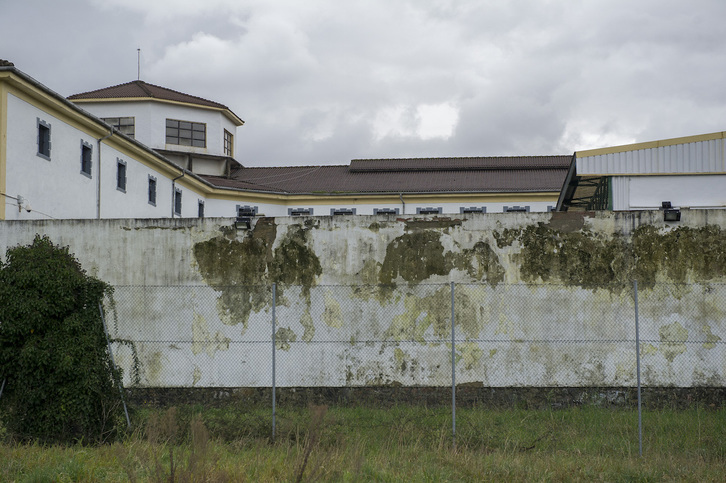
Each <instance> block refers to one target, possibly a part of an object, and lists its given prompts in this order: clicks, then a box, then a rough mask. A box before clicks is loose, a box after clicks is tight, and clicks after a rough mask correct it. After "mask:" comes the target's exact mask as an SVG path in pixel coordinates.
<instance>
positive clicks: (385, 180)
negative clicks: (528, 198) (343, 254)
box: [203, 156, 572, 195]
mask: <svg viewBox="0 0 726 483" xmlns="http://www.w3.org/2000/svg"><path fill="white" fill-rule="evenodd" d="M533 158H538V159H539V161H538V163H539V166H535V165H525V164H517V163H513V161H514V159H510V160H509V161H510V162H508V166H509V167H505V165H502V166H500V167H499V168H497V167H495V165H496V161H495V160H496V159H501V158H490V159H488V160H487V158H431V159H428V158H426V159H423V160H421V163H420V165H419V166H418V167H415V161H416V160H411V159H406V160H354V161H353V162H352V163H351V166H294V167H270V168H254V167H251V168H240V169H238V170H236V171H234V172H233V173H232V176H231V177H230V178H224V177H219V176H203V178H205V179H206V180H208V181H209V182H210V183H212V184H214V185H216V186H219V187H226V188H237V189H248V190H257V191H269V192H278V193H290V194H303V193H305V194H328V195H329V194H344V193H359V194H366V193H368V194H375V193H436V192H441V193H444V192H461V193H486V192H492V193H502V192H513V193H516V192H541V191H551V192H559V190H560V188H561V187H562V184H563V182H564V179H565V176H566V175H567V169H568V167H569V163H568V162H565V160H567V161H569V160H571V159H572V157H571V156H541V157H533ZM434 159H436V160H438V161H441V160H459V159H476V160H479V161H478V163H479V164H478V165H477V166H475V167H466V166H463V165H462V164H461V163H459V162H458V161H447V162H449V166H448V167H446V166H441V164H437V165H436V166H435V167H432V166H433V165H431V162H432V161H433V160H434ZM361 161H366V162H363V163H361ZM367 161H371V162H370V163H367ZM361 164H369V165H370V166H371V167H372V168H373V169H360V168H361ZM383 164H385V165H386V166H385V168H383V167H382V165H383ZM376 165H380V167H379V168H378V169H375V167H376ZM396 166H399V167H400V169H396ZM481 166H487V167H486V168H485V169H483V168H482V167H481Z"/></svg>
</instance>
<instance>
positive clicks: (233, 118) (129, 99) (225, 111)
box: [70, 97, 245, 126]
mask: <svg viewBox="0 0 726 483" xmlns="http://www.w3.org/2000/svg"><path fill="white" fill-rule="evenodd" d="M70 102H72V103H74V104H98V103H102V102H160V103H163V104H173V105H177V106H189V107H194V108H197V109H207V110H209V111H221V112H222V114H224V115H225V116H226V117H227V119H229V120H230V121H232V122H233V123H234V124H235V125H236V126H242V125H243V124H244V123H245V122H244V121H243V120H242V119H240V118H239V117H238V116H237V115H236V114H235V113H233V112H232V111H230V110H229V109H221V108H219V107H213V106H204V105H201V104H194V103H193V102H182V101H172V100H169V99H157V98H156V97H109V98H106V99H70Z"/></svg>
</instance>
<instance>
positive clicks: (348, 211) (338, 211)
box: [330, 208, 355, 215]
mask: <svg viewBox="0 0 726 483" xmlns="http://www.w3.org/2000/svg"><path fill="white" fill-rule="evenodd" d="M330 214H331V215H355V208H331V209H330Z"/></svg>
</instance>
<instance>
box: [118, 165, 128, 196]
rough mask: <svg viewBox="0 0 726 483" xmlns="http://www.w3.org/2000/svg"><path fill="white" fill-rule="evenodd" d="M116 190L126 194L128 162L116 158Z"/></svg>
mask: <svg viewBox="0 0 726 483" xmlns="http://www.w3.org/2000/svg"><path fill="white" fill-rule="evenodd" d="M116 189H117V190H119V191H123V192H124V193H126V161H124V160H122V159H118V158H116Z"/></svg>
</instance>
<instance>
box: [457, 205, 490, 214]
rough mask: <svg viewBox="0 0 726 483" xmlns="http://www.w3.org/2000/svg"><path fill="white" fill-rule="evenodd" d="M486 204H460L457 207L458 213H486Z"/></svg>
mask: <svg viewBox="0 0 726 483" xmlns="http://www.w3.org/2000/svg"><path fill="white" fill-rule="evenodd" d="M486 212H487V208H486V206H462V207H460V208H459V213H462V214H464V213H486Z"/></svg>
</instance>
